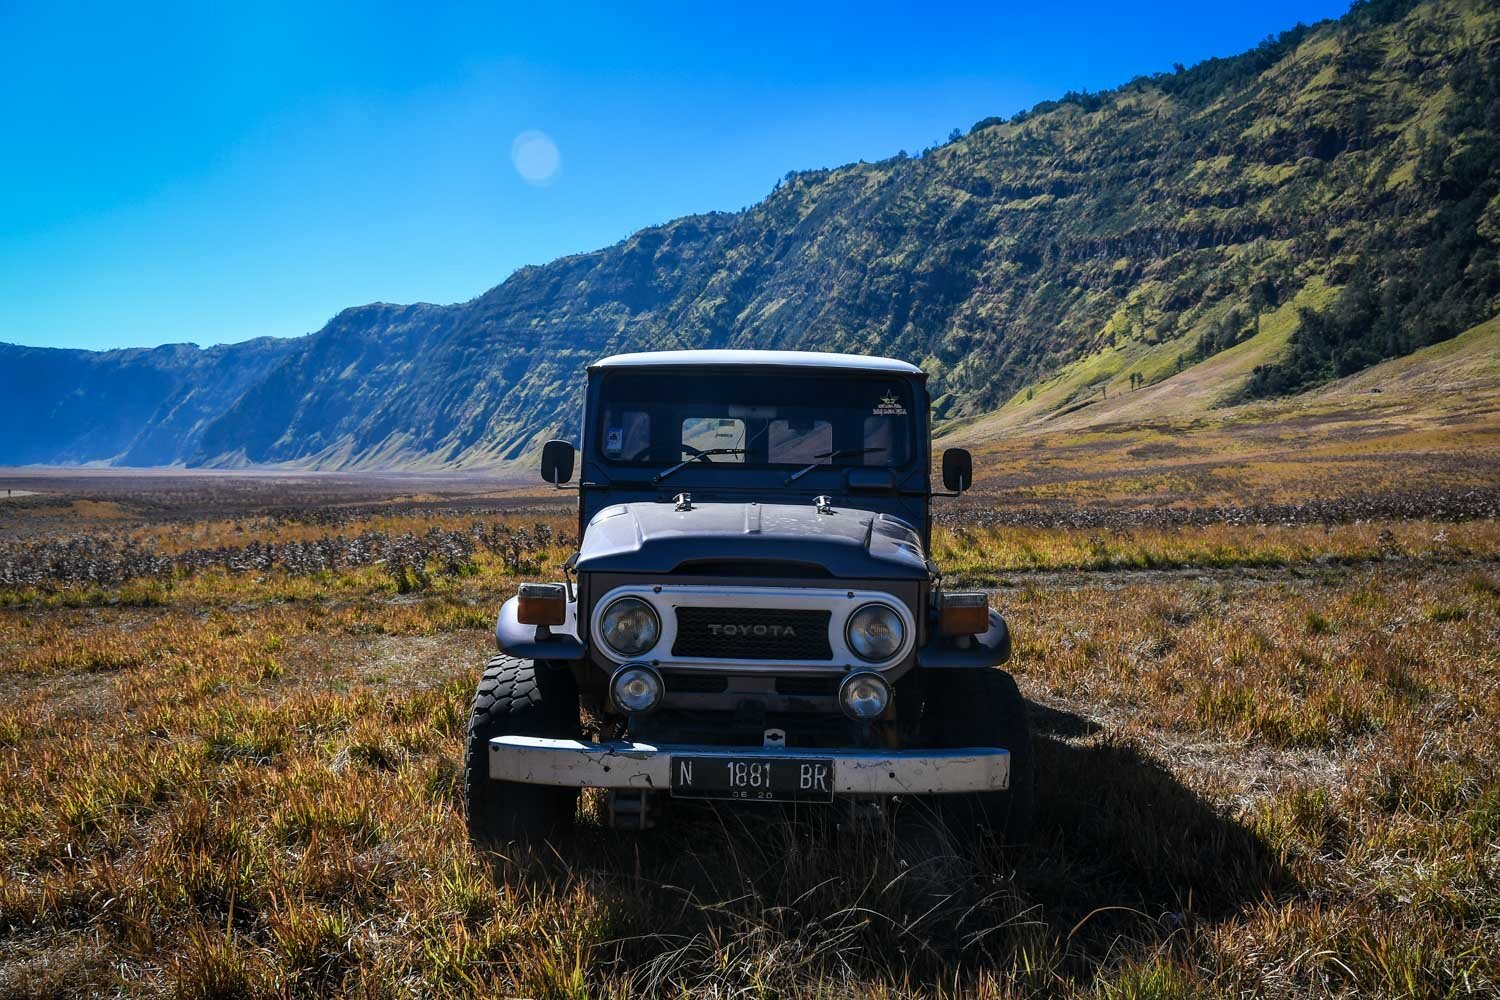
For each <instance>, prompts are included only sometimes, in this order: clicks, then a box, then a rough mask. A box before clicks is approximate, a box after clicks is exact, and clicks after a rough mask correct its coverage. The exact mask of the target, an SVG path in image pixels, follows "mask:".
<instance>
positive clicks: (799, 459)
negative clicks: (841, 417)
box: [766, 419, 833, 465]
mask: <svg viewBox="0 0 1500 1000" xmlns="http://www.w3.org/2000/svg"><path fill="white" fill-rule="evenodd" d="M831 451H833V424H831V423H829V422H828V421H826V420H811V419H809V420H773V421H771V426H770V427H769V428H768V429H767V430H766V452H767V461H769V462H771V463H772V464H773V465H776V464H782V465H806V464H807V463H808V462H816V461H817V460H818V458H819V457H820V456H823V455H827V454H828V453H829V452H831Z"/></svg>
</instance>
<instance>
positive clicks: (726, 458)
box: [682, 417, 745, 462]
mask: <svg viewBox="0 0 1500 1000" xmlns="http://www.w3.org/2000/svg"><path fill="white" fill-rule="evenodd" d="M744 446H745V422H744V421H743V420H736V419H734V418H733V417H688V418H687V419H686V420H684V421H683V422H682V457H683V458H684V459H688V458H695V457H697V456H698V455H700V454H702V453H703V452H705V451H711V450H713V449H715V448H743V447H744ZM744 460H745V456H744V455H715V456H714V457H713V458H712V459H710V461H713V462H743V461H744Z"/></svg>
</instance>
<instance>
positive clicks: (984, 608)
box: [938, 593, 990, 635]
mask: <svg viewBox="0 0 1500 1000" xmlns="http://www.w3.org/2000/svg"><path fill="white" fill-rule="evenodd" d="M939 600H940V602H941V603H940V604H939V605H938V631H939V632H941V633H942V634H943V635H979V634H980V633H982V632H988V631H989V629H990V599H989V597H988V596H987V595H985V594H982V593H972V594H943V595H942V596H941V597H940V598H939Z"/></svg>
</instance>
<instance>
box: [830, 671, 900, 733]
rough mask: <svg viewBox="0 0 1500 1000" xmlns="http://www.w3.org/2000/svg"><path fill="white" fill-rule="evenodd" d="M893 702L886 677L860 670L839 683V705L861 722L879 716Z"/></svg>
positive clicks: (851, 716)
mask: <svg viewBox="0 0 1500 1000" xmlns="http://www.w3.org/2000/svg"><path fill="white" fill-rule="evenodd" d="M890 703H891V686H890V685H889V684H887V683H886V680H885V678H884V677H882V676H880V675H879V674H877V673H875V672H873V671H870V670H860V671H857V672H855V673H852V674H850V675H849V676H848V677H845V678H844V683H842V684H840V685H839V705H840V707H842V708H843V710H844V714H845V715H847V716H849V718H851V719H856V720H859V721H861V722H864V721H868V720H870V719H876V718H879V717H880V716H881V715H882V714H883V713H884V712H885V707H886V706H887V705H889V704H890Z"/></svg>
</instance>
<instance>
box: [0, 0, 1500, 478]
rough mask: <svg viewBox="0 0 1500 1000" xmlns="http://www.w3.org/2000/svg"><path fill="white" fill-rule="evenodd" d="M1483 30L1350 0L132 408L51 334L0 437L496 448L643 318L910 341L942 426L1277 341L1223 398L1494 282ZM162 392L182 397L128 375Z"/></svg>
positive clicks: (1492, 165)
mask: <svg viewBox="0 0 1500 1000" xmlns="http://www.w3.org/2000/svg"><path fill="white" fill-rule="evenodd" d="M1497 39H1500V15H1497V13H1496V12H1495V11H1494V10H1492V9H1491V7H1490V6H1489V5H1488V4H1484V3H1481V2H1478V0H1429V2H1425V3H1401V2H1382V3H1363V4H1356V5H1355V7H1354V8H1353V9H1352V10H1351V12H1350V13H1349V14H1347V15H1346V16H1345V17H1344V18H1341V19H1339V20H1336V21H1330V22H1322V23H1320V24H1318V25H1313V26H1299V27H1298V28H1295V29H1293V30H1292V31H1289V32H1286V33H1283V34H1282V35H1280V36H1278V37H1277V38H1275V39H1270V40H1268V41H1267V42H1266V43H1263V44H1262V45H1261V46H1259V47H1257V48H1256V49H1254V50H1252V51H1251V52H1248V53H1245V54H1242V55H1240V56H1235V57H1230V58H1227V59H1215V60H1209V61H1207V62H1205V63H1201V64H1199V65H1198V66H1195V67H1193V68H1192V69H1188V70H1181V71H1178V72H1174V73H1167V74H1157V75H1155V76H1151V77H1141V78H1137V79H1136V80H1133V81H1131V82H1129V83H1127V84H1124V85H1122V86H1121V87H1119V88H1116V89H1114V90H1111V91H1107V92H1102V93H1099V94H1070V95H1065V96H1064V98H1062V99H1060V100H1058V101H1051V102H1043V103H1041V104H1039V105H1037V106H1036V107H1034V108H1032V109H1030V110H1028V111H1026V112H1023V113H1021V114H1019V115H1016V116H1014V117H1013V118H1011V119H1008V120H1002V119H985V120H983V121H981V122H979V123H977V124H976V125H975V126H974V128H973V129H971V130H970V131H969V133H968V134H966V135H962V136H960V137H958V138H956V139H953V140H951V141H949V142H948V143H945V144H944V145H942V146H940V147H936V148H934V149H931V150H927V151H925V152H924V154H923V155H921V156H919V157H906V156H902V155H898V156H896V157H892V158H889V159H887V160H883V161H878V162H874V163H866V162H858V163H852V164H847V165H844V166H842V167H837V168H830V169H823V170H812V171H802V172H794V173H791V174H788V175H787V176H786V177H785V178H783V179H782V181H780V182H778V184H777V185H776V187H775V188H774V189H773V191H772V192H771V194H770V195H768V196H767V198H765V199H764V200H762V201H761V202H759V203H757V204H756V205H753V206H750V207H749V208H747V209H744V210H742V211H740V212H735V213H722V212H715V213H705V214H702V215H694V216H687V217H684V218H680V219H676V220H672V221H671V222H667V223H664V224H662V225H659V226H653V227H648V228H646V229H643V230H641V231H639V232H636V233H633V234H631V235H630V236H629V237H627V238H626V239H624V240H622V241H620V242H619V243H617V244H615V245H613V246H611V247H607V248H602V249H599V250H595V251H589V252H586V253H581V254H575V255H572V256H569V257H564V258H560V259H559V260H556V261H553V262H551V263H549V264H545V265H532V266H528V267H523V268H520V269H518V270H517V271H516V272H515V273H513V274H512V275H511V276H510V277H508V278H507V279H506V280H505V281H504V282H502V283H501V284H499V285H497V286H495V287H494V288H491V289H489V290H488V291H486V292H484V293H482V294H481V295H479V296H476V297H475V298H473V299H471V300H469V301H467V302H464V303H457V304H453V305H433V304H429V303H417V304H410V305H401V304H392V303H371V304H367V305H364V306H355V307H350V308H349V309H345V310H343V311H341V312H340V313H339V314H338V315H337V316H335V317H334V318H333V319H332V320H330V322H329V323H328V324H327V325H326V326H325V327H323V328H322V329H321V330H320V331H318V332H316V333H314V334H310V335H308V336H306V337H303V338H297V339H295V340H290V341H276V342H273V343H275V344H277V345H282V346H278V347H274V348H273V347H270V346H262V347H260V348H258V349H253V350H246V351H243V352H238V353H236V352H234V351H233V350H232V348H234V347H237V346H238V345H230V347H228V348H209V349H206V350H204V349H199V350H200V351H203V354H202V355H201V356H197V357H196V358H195V359H193V360H192V361H191V362H190V361H189V360H188V359H185V358H177V359H176V360H174V361H172V362H171V363H168V361H167V359H166V356H163V357H162V358H161V359H158V361H157V362H155V363H151V364H144V365H143V364H141V363H140V361H139V359H135V360H134V361H133V362H132V361H131V359H126V358H123V357H120V358H112V359H111V361H110V362H109V363H118V367H119V370H120V371H121V372H122V373H123V375H124V376H129V377H131V378H134V379H135V380H136V382H135V383H134V388H130V387H127V386H125V385H123V384H122V385H120V386H118V387H115V388H114V389H113V390H112V391H113V393H114V395H113V396H107V398H114V399H118V400H120V401H122V402H123V403H125V404H128V405H124V406H122V407H121V409H120V412H119V413H117V414H115V415H114V416H113V417H112V419H111V421H110V423H111V425H112V426H113V427H115V428H116V429H115V430H112V431H111V430H107V429H105V428H102V427H89V426H86V423H87V422H86V420H84V419H83V417H84V413H83V411H82V409H81V407H80V406H79V405H78V404H77V402H76V396H77V393H76V390H75V388H74V387H73V386H72V385H71V384H70V383H67V382H66V381H65V380H64V379H62V376H65V375H67V374H68V373H69V372H72V371H74V370H75V369H76V370H77V371H76V372H75V374H78V375H79V377H82V375H83V374H87V373H88V372H92V374H94V375H95V376H99V381H101V382H102V381H107V380H104V379H103V378H102V375H101V370H100V369H99V368H97V367H96V368H94V369H89V370H88V371H87V372H86V371H85V368H86V366H83V363H82V362H81V361H79V360H78V359H73V360H72V361H70V362H68V364H62V363H58V364H56V365H54V366H53V368H52V369H48V370H49V371H50V372H51V374H52V376H53V379H52V382H51V383H47V381H46V380H45V379H38V378H37V377H36V376H35V371H36V369H37V368H38V366H39V365H41V363H40V362H38V360H37V359H36V358H24V359H23V358H15V359H14V360H16V361H17V362H18V363H17V364H9V363H8V364H6V365H5V367H6V368H7V369H11V370H12V371H10V373H9V374H7V375H0V391H3V390H5V389H6V388H7V387H8V385H7V382H6V379H7V378H10V379H13V380H29V381H30V382H31V383H32V385H33V386H35V385H40V384H53V385H55V386H56V388H57V391H56V392H55V393H54V397H55V398H41V395H40V394H39V392H38V391H36V390H33V393H32V397H29V398H31V399H32V401H33V404H34V407H35V408H36V409H38V410H41V411H44V412H60V413H63V414H65V415H68V417H69V419H67V420H63V421H61V422H57V423H56V426H55V427H54V426H50V425H47V426H44V431H45V434H51V439H45V437H44V439H42V440H24V441H23V440H20V438H21V437H23V435H20V434H16V435H14V438H15V439H14V440H13V439H12V438H7V437H5V436H4V435H0V461H3V462H15V461H17V460H18V456H20V460H24V461H54V462H56V461H63V462H110V463H114V464H187V465H199V466H216V467H236V466H244V465H260V464H277V465H285V466H291V467H298V468H324V469H360V468H370V469H374V468H414V469H424V468H426V469H436V468H480V467H487V466H491V465H497V464H502V463H505V462H508V461H512V460H514V459H517V458H519V457H522V456H523V455H526V454H528V453H529V452H530V451H532V450H533V449H534V448H535V447H536V446H537V445H538V444H539V443H540V441H542V440H544V439H545V438H546V437H548V436H550V435H552V434H554V433H557V432H558V430H559V428H561V429H562V431H563V432H564V433H567V432H569V431H571V419H572V415H573V413H575V412H576V405H577V402H578V387H579V378H578V377H579V375H580V373H581V369H582V367H583V366H584V365H585V364H587V362H588V361H590V360H593V359H594V358H596V357H598V356H600V355H603V354H608V353H613V352H615V351H619V350H635V349H662V348H672V347H771V348H793V349H817V350H841V351H853V352H856V353H884V354H894V355H896V356H901V357H906V358H908V359H910V360H913V361H916V362H920V363H921V364H922V365H923V367H924V368H925V369H926V370H927V371H928V373H929V375H930V376H931V382H932V386H933V391H934V396H935V399H936V411H937V414H938V416H939V418H940V419H941V420H944V421H948V422H952V423H954V424H955V426H956V425H957V424H959V423H968V422H972V421H974V420H976V419H978V418H980V417H982V416H983V415H985V414H988V413H994V412H998V411H1000V410H1001V409H1002V408H1005V407H1007V406H1013V405H1015V404H1016V401H1017V400H1018V399H1022V398H1023V397H1022V394H1024V393H1031V394H1032V395H1031V397H1024V400H1023V401H1025V402H1030V403H1035V402H1036V398H1041V399H1043V400H1044V402H1045V403H1046V405H1048V406H1050V407H1053V409H1054V410H1057V411H1061V410H1066V409H1067V408H1069V407H1075V408H1076V407H1079V406H1086V405H1088V400H1089V398H1090V396H1091V394H1095V393H1108V392H1111V391H1114V392H1118V391H1120V390H1121V386H1122V385H1124V384H1127V380H1128V386H1129V387H1130V389H1134V388H1136V387H1137V386H1138V385H1139V386H1142V387H1144V386H1146V385H1150V386H1156V385H1158V384H1160V383H1166V384H1167V385H1165V386H1163V388H1170V387H1171V385H1170V384H1171V382H1172V380H1173V379H1179V378H1183V377H1184V376H1185V375H1186V374H1187V373H1190V372H1192V370H1193V369H1195V368H1198V366H1200V365H1204V364H1206V363H1208V362H1211V361H1213V359H1214V358H1216V357H1218V356H1219V355H1221V354H1224V353H1225V352H1231V351H1238V352H1239V353H1238V355H1237V356H1239V357H1243V356H1245V355H1246V354H1247V353H1250V352H1251V351H1252V350H1253V351H1254V352H1255V353H1256V358H1255V360H1256V361H1257V365H1256V366H1254V367H1253V368H1246V367H1245V366H1243V365H1241V366H1238V367H1236V366H1228V367H1232V368H1233V375H1232V379H1230V380H1229V381H1227V382H1226V383H1225V384H1224V385H1223V386H1214V387H1213V393H1214V394H1215V397H1216V398H1218V397H1223V398H1224V399H1225V400H1226V401H1227V400H1230V399H1232V398H1244V397H1246V396H1247V394H1248V395H1254V394H1256V393H1259V394H1266V393H1274V392H1284V391H1291V390H1296V389H1303V388H1306V387H1308V386H1311V385H1316V384H1319V383H1321V382H1323V381H1326V380H1328V379H1330V378H1335V377H1338V376H1340V375H1345V374H1348V373H1349V371H1351V370H1359V369H1360V368H1363V367H1367V366H1368V365H1370V364H1373V363H1375V362H1376V361H1379V360H1380V359H1381V358H1382V357H1391V356H1398V355H1402V354H1406V353H1409V352H1410V351H1412V350H1415V349H1418V348H1420V347H1421V346H1423V345H1424V344H1425V343H1429V342H1432V341H1433V340H1441V339H1445V338H1447V337H1451V336H1453V335H1455V334H1457V333H1458V332H1460V331H1462V330H1463V329H1467V328H1468V327H1470V326H1473V325H1475V324H1476V323H1478V322H1480V321H1482V320H1484V319H1487V318H1488V317H1489V316H1491V315H1494V313H1495V312H1497V311H1500V277H1497V272H1500V268H1497V265H1496V250H1497V245H1500V152H1497V150H1500V41H1497ZM1267 323H1272V324H1275V325H1277V329H1278V330H1279V331H1280V332H1279V333H1278V334H1277V336H1276V338H1268V337H1266V336H1264V332H1263V331H1262V326H1263V325H1265V324H1267ZM1272 339H1275V340H1276V342H1275V343H1274V344H1272V343H1271V340H1272ZM256 343H262V344H264V342H256ZM1245 344H1252V348H1245V347H1244V346H1242V345H1245ZM164 349H165V348H158V349H155V350H164ZM38 350H45V349H38ZM137 350H145V349H137ZM211 351H219V352H220V353H219V354H217V355H213V358H212V360H208V359H209V354H208V352H211ZM178 353H179V354H180V353H181V352H178ZM4 357H8V356H7V355H3V354H0V358H4ZM174 357H175V355H174ZM23 361H24V362H25V363H24V364H21V363H19V362H23ZM103 363H104V362H99V361H95V362H94V364H95V365H100V364H103ZM69 365H72V366H73V367H72V368H70V367H69ZM41 367H43V368H45V367H46V366H45V365H41ZM226 367H227V368H231V369H234V370H233V371H230V370H226ZM1218 367H1219V368H1225V367H1226V366H1225V365H1223V364H1222V363H1218ZM1207 370H1208V369H1200V372H1201V371H1207ZM1070 372H1071V373H1073V374H1072V375H1069V374H1068V373H1070ZM1074 376H1078V377H1074ZM1059 379H1061V381H1059ZM127 380H128V379H127ZM1186 381H1187V379H1185V378H1184V382H1186ZM87 384H92V383H87ZM143 386H144V387H145V388H142V387H143ZM1059 386H1061V389H1060V390H1059ZM1126 391H1130V390H1129V389H1127V390H1126ZM156 394H160V395H162V397H163V399H168V400H170V399H176V400H177V405H176V406H175V407H166V408H165V409H163V408H162V407H151V406H147V405H145V402H143V401H142V399H141V398H140V397H142V396H145V397H148V398H149V397H151V396H153V395H156ZM70 401H71V402H70ZM162 405H163V407H165V404H162ZM132 421H135V422H136V424H132ZM111 448H114V449H116V450H114V451H111V450H110V449H111ZM26 456H43V457H42V458H27V457H26Z"/></svg>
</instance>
